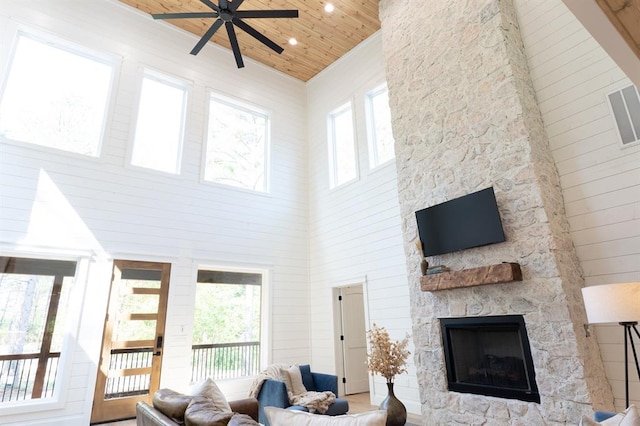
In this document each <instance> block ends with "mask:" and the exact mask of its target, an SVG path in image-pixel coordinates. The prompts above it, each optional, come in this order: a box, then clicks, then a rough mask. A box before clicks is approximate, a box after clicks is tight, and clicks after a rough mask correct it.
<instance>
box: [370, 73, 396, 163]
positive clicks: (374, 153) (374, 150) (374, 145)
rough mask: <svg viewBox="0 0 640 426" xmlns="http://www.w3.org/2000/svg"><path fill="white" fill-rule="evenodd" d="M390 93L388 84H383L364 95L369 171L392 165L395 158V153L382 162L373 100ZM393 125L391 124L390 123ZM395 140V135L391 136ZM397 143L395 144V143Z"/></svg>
mask: <svg viewBox="0 0 640 426" xmlns="http://www.w3.org/2000/svg"><path fill="white" fill-rule="evenodd" d="M384 92H387V94H388V92H389V89H388V87H387V83H383V84H381V85H379V86H377V87H374V88H373V89H371V90H369V91H367V92H366V93H365V95H364V98H365V99H364V103H365V112H366V127H367V147H368V150H369V152H368V154H369V169H370V170H373V169H376V168H378V167H380V166H383V165H386V164H388V163H390V162H391V161H392V160H393V159H394V158H395V151H394V152H393V155H392V156H391V157H389V158H387V159H386V160H384V161H380V149H379V145H378V138H377V132H376V121H375V120H376V115H375V111H374V109H373V98H374V97H376V96H378V95H380V94H381V93H384ZM389 124H390V125H391V123H389ZM391 138H392V139H393V134H391ZM394 143H395V142H394Z"/></svg>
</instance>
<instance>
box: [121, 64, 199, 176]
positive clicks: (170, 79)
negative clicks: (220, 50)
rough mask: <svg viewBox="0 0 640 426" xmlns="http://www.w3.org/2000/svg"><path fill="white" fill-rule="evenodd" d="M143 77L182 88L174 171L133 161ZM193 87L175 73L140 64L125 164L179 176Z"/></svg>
mask: <svg viewBox="0 0 640 426" xmlns="http://www.w3.org/2000/svg"><path fill="white" fill-rule="evenodd" d="M145 78H149V79H151V80H154V81H156V82H159V83H162V84H166V85H167V86H170V87H174V88H176V89H181V90H183V96H182V112H181V115H180V131H179V132H180V134H179V140H178V144H177V147H176V149H177V153H176V158H175V171H167V170H160V169H157V168H152V167H147V166H143V165H140V164H134V163H133V157H134V151H135V144H136V136H137V130H138V119H139V118H140V105H141V102H142V89H143V85H144V80H145ZM192 87H193V82H191V81H189V80H186V79H183V78H180V77H177V76H175V75H172V74H169V73H167V72H164V71H159V70H157V69H155V68H153V67H150V66H142V67H140V68H139V70H138V78H137V95H136V97H135V99H134V101H133V102H134V103H133V106H132V108H133V114H132V120H131V132H130V135H131V136H130V143H129V148H128V152H127V166H128V167H132V168H135V169H136V170H145V171H147V172H150V173H159V174H163V175H170V176H179V175H180V174H181V173H182V158H183V155H184V143H185V135H186V131H187V116H188V110H189V95H190V92H191V90H192Z"/></svg>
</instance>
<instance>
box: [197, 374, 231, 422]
mask: <svg viewBox="0 0 640 426" xmlns="http://www.w3.org/2000/svg"><path fill="white" fill-rule="evenodd" d="M189 395H191V396H204V397H205V398H209V399H210V400H211V401H213V404H214V405H215V406H216V408H217V409H219V410H220V411H222V412H223V413H231V407H230V406H229V403H228V402H227V398H225V396H224V394H223V393H222V391H220V388H219V387H218V385H216V382H214V381H213V380H212V379H211V378H208V379H206V380H202V381H200V382H197V383H195V384H194V385H193V386H192V387H191V392H189Z"/></svg>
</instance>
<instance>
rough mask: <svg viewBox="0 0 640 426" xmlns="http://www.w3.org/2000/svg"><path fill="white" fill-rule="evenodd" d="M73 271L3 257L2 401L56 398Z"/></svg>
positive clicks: (64, 265)
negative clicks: (54, 393) (54, 394)
mask: <svg viewBox="0 0 640 426" xmlns="http://www.w3.org/2000/svg"><path fill="white" fill-rule="evenodd" d="M75 270H76V263H75V262H68V261H59V260H42V259H26V258H15V257H0V402H11V401H23V400H30V399H38V398H50V397H52V396H53V392H54V389H55V387H56V379H57V377H58V372H59V371H58V363H59V361H60V356H61V351H62V347H63V340H64V335H65V328H66V320H67V316H68V309H69V296H70V294H71V286H72V283H73V279H74V275H75Z"/></svg>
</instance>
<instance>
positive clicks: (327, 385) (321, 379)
mask: <svg viewBox="0 0 640 426" xmlns="http://www.w3.org/2000/svg"><path fill="white" fill-rule="evenodd" d="M311 375H312V376H313V383H314V384H315V385H316V389H317V390H318V391H331V392H333V393H334V395H336V396H338V376H336V375H334V374H324V373H313V372H312V373H311Z"/></svg>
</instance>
